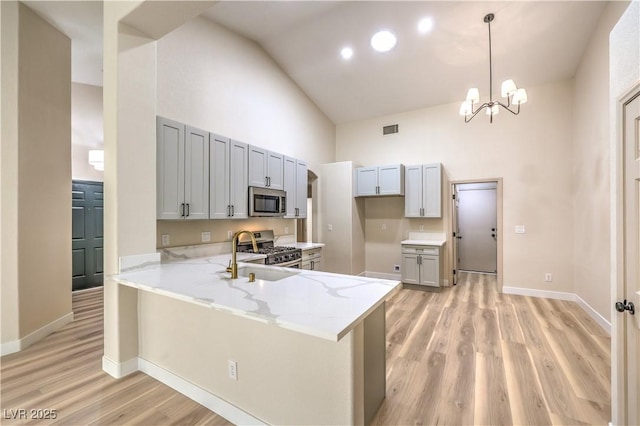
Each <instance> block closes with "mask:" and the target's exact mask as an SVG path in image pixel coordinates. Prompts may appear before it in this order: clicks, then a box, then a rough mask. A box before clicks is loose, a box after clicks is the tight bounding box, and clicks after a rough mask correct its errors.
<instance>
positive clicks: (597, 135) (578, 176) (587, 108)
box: [573, 2, 628, 321]
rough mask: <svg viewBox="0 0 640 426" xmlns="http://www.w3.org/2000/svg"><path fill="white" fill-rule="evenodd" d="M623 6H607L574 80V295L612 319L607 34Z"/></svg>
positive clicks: (612, 3) (614, 3) (624, 6)
mask: <svg viewBox="0 0 640 426" xmlns="http://www.w3.org/2000/svg"><path fill="white" fill-rule="evenodd" d="M627 6H628V2H611V3H609V5H608V6H607V8H606V9H605V11H604V13H603V15H602V17H601V19H600V22H599V24H598V27H597V29H596V31H595V32H594V34H593V36H592V37H591V41H590V42H589V45H588V47H587V50H586V52H585V55H584V56H583V58H582V61H581V64H580V67H579V68H578V72H577V73H576V77H575V89H576V90H575V97H574V101H573V102H574V105H575V113H574V126H573V127H574V130H573V131H574V138H573V139H574V150H573V156H574V157H573V158H574V163H573V181H574V193H573V198H574V205H573V208H574V221H573V231H574V242H573V244H574V263H575V269H574V283H575V293H576V294H577V295H578V296H580V297H581V298H582V299H583V300H584V301H585V302H587V304H589V306H591V307H592V308H593V309H595V310H596V311H597V312H598V313H599V314H600V315H602V316H603V317H604V318H605V319H606V320H607V321H610V320H611V303H610V302H611V300H610V287H609V274H610V271H611V263H610V261H609V248H610V241H609V239H610V231H609V221H610V206H609V200H610V197H611V188H610V172H611V169H610V163H611V158H610V152H609V150H610V146H609V145H610V144H609V137H610V127H611V126H610V122H609V119H608V117H609V115H608V111H607V110H606V108H605V106H606V105H608V104H609V32H610V31H611V29H612V28H613V26H614V25H615V23H616V22H617V21H618V19H619V18H620V16H621V15H622V12H623V11H624V9H625V8H626V7H627Z"/></svg>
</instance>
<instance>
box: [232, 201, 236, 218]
mask: <svg viewBox="0 0 640 426" xmlns="http://www.w3.org/2000/svg"><path fill="white" fill-rule="evenodd" d="M235 215H236V206H234V205H233V204H232V205H231V217H233V216H235Z"/></svg>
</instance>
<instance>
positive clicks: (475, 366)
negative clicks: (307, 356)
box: [0, 274, 611, 425]
mask: <svg viewBox="0 0 640 426" xmlns="http://www.w3.org/2000/svg"><path fill="white" fill-rule="evenodd" d="M73 310H74V313H75V318H76V319H75V321H74V322H73V323H71V324H69V325H68V326H66V327H65V328H64V329H62V330H61V331H59V332H57V333H54V334H52V335H50V336H49V337H47V338H45V339H43V340H42V341H40V342H38V343H36V344H35V345H33V346H31V347H29V348H27V349H25V350H24V351H22V352H20V353H16V354H12V355H7V356H4V357H2V359H1V365H0V386H1V391H0V398H1V400H0V408H1V409H2V411H1V415H2V417H0V423H2V424H64V425H88V424H100V425H109V424H113V425H116V424H138V425H168V424H182V425H195V424H211V425H221V424H228V422H226V421H225V420H224V419H223V418H221V417H219V416H217V415H216V414H215V413H212V412H211V411H209V410H208V409H206V408H204V407H202V406H200V405H198V404H197V403H195V402H193V401H191V400H190V399H188V398H186V397H184V396H182V395H181V394H179V393H177V392H175V391H173V390H172V389H170V388H168V387H167V386H165V385H163V384H161V383H159V382H157V381H156V380H154V379H152V378H150V377H148V376H146V375H144V374H142V373H135V374H132V375H130V376H127V377H125V378H123V379H120V380H115V379H113V378H111V377H110V376H109V375H107V374H106V373H104V372H103V371H102V368H101V358H102V353H103V350H102V342H103V326H102V315H103V310H102V292H101V290H100V289H98V290H89V291H86V292H82V293H77V294H74V296H73ZM609 348H610V338H609V337H608V335H607V334H606V333H605V332H604V331H603V330H602V329H601V328H600V327H599V326H598V325H597V324H596V323H595V322H594V321H593V320H592V319H591V318H590V317H589V316H588V315H587V314H586V313H584V312H583V311H582V310H581V309H580V308H579V307H578V306H577V305H576V304H575V303H572V302H562V301H555V300H546V299H535V298H529V297H523V296H509V295H502V294H499V293H497V291H496V290H495V279H494V278H493V277H491V276H485V275H479V274H468V275H466V274H465V275H463V276H462V277H461V279H460V283H459V284H458V286H455V287H453V288H446V289H443V291H442V292H440V293H428V292H422V291H415V290H402V291H400V292H398V293H397V294H396V295H395V296H394V297H393V298H392V299H391V300H390V301H389V302H388V304H387V398H386V400H385V401H384V403H383V405H382V407H381V409H380V411H379V412H378V415H377V416H376V418H375V420H374V423H376V424H379V425H400V424H402V425H405V424H406V425H409V424H412V425H429V424H463V425H470V424H486V425H498V424H500V425H509V424H529V425H543V424H563V425H564V424H607V422H608V421H609V419H610V398H611V397H610V393H609V389H610V373H609V372H610V363H611V361H610V360H611V356H610V349H609ZM32 408H35V409H55V410H57V412H56V414H57V418H56V419H55V420H49V421H43V420H36V419H31V418H27V419H23V420H20V419H14V420H11V419H7V418H6V417H11V413H12V412H13V413H15V410H18V409H26V410H29V409H32ZM11 410H14V411H11ZM27 414H30V413H29V411H27Z"/></svg>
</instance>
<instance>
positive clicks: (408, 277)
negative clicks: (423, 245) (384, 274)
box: [402, 254, 420, 284]
mask: <svg viewBox="0 0 640 426" xmlns="http://www.w3.org/2000/svg"><path fill="white" fill-rule="evenodd" d="M418 257H419V255H417V254H403V255H402V282H403V283H407V284H420V265H419V264H418Z"/></svg>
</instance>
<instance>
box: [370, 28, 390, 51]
mask: <svg viewBox="0 0 640 426" xmlns="http://www.w3.org/2000/svg"><path fill="white" fill-rule="evenodd" d="M395 45H396V36H395V35H394V34H393V33H392V32H391V31H389V30H381V31H378V32H377V33H375V34H374V35H373V36H372V37H371V47H373V48H374V49H375V50H377V51H378V52H388V51H389V50H391V49H393V48H394V46H395Z"/></svg>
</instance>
